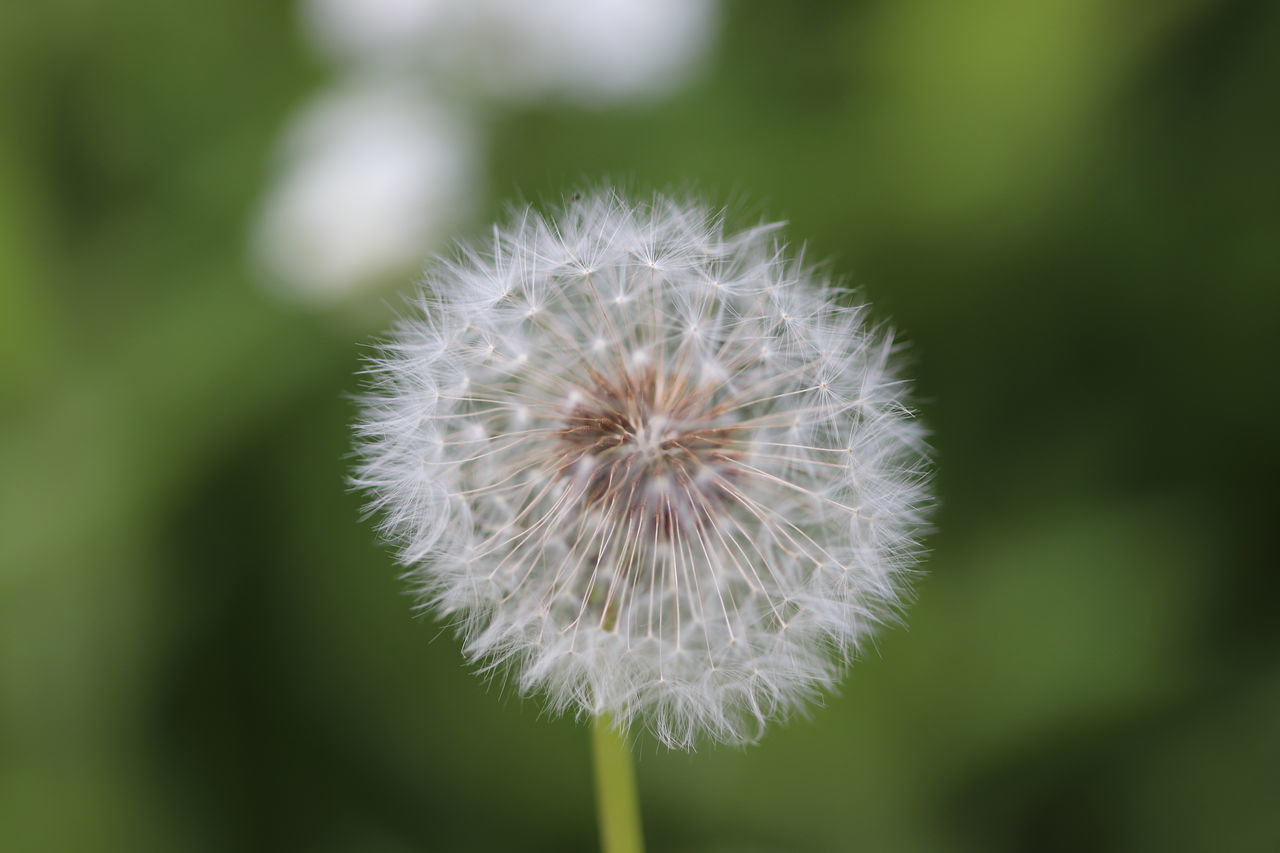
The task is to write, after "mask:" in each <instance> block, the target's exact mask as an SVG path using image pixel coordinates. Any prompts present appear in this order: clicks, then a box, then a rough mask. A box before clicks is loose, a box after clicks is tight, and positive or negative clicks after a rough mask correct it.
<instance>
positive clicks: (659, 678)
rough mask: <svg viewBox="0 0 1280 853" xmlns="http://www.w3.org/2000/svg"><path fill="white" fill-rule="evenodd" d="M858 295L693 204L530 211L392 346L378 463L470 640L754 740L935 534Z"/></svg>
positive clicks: (900, 588) (422, 561)
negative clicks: (929, 531) (927, 535)
mask: <svg viewBox="0 0 1280 853" xmlns="http://www.w3.org/2000/svg"><path fill="white" fill-rule="evenodd" d="M847 296H848V294H847V293H846V292H843V291H838V290H836V289H833V288H831V287H830V286H827V285H825V284H824V283H823V282H821V281H820V280H818V279H816V278H815V275H814V273H813V271H812V269H810V268H809V267H807V266H806V265H805V264H804V263H803V261H802V260H796V259H792V258H790V257H789V255H788V253H787V251H786V250H785V247H784V246H783V245H782V244H781V243H780V242H779V238H778V236H777V226H775V225H764V226H760V227H756V228H752V229H748V230H744V231H740V232H733V231H731V230H729V229H728V228H726V226H725V224H724V222H723V218H722V216H720V215H718V214H716V213H713V212H711V211H708V210H707V209H704V208H702V207H699V206H697V205H692V204H687V203H684V202H682V201H678V200H674V199H672V198H668V197H664V196H656V197H655V198H653V199H652V200H651V201H649V202H648V203H643V204H633V203H631V202H629V201H627V200H625V199H623V198H621V197H620V196H618V195H617V194H615V193H612V192H599V193H595V194H590V195H587V196H585V197H575V198H574V199H573V200H571V201H570V202H568V203H567V205H566V206H565V207H564V208H563V209H562V210H561V211H560V212H559V213H558V215H556V216H555V217H554V218H547V217H544V216H542V215H539V214H538V213H536V212H534V211H532V210H525V211H523V212H519V213H517V215H516V216H515V217H514V219H513V221H512V223H511V224H510V225H509V226H507V227H505V228H495V229H494V231H493V234H492V238H491V239H490V240H489V241H488V242H487V243H486V244H485V245H484V246H483V247H481V248H472V249H464V250H462V251H461V252H460V253H459V255H458V257H457V258H455V259H454V260H452V261H441V262H440V263H438V264H437V265H436V266H435V267H434V268H433V269H432V270H431V272H430V273H429V274H428V277H427V281H426V283H425V287H424V289H423V291H422V293H421V295H420V296H418V297H417V305H416V310H415V312H414V313H413V315H412V316H410V317H408V318H407V319H405V320H403V321H402V323H401V324H400V326H399V327H398V329H397V331H396V332H395V333H394V335H393V336H392V337H391V338H390V340H389V341H388V342H387V343H386V344H385V345H384V346H383V348H382V349H381V351H380V353H379V355H378V356H377V357H376V358H375V359H374V360H373V361H372V364H371V366H370V374H371V383H372V388H371V390H370V393H369V396H368V398H367V400H366V402H365V407H364V410H363V412H362V418H361V420H360V423H359V426H358V433H359V441H360V448H361V461H360V464H359V470H358V473H357V475H356V483H357V484H358V485H359V486H360V487H362V488H364V489H365V490H367V492H368V494H369V495H370V496H371V500H370V506H371V508H372V509H373V510H375V511H376V512H378V513H379V514H380V516H381V519H382V522H381V524H382V529H383V531H384V532H385V534H386V535H387V536H388V537H389V538H390V539H391V540H392V541H394V543H395V544H396V545H397V546H398V549H399V556H400V558H401V559H402V560H403V561H404V563H405V564H406V565H408V566H409V567H410V577H411V578H412V579H413V581H414V582H415V584H416V586H417V587H418V588H419V590H420V592H421V593H422V595H423V599H424V601H425V602H426V603H427V604H428V605H429V606H430V607H432V608H433V609H434V610H435V611H436V612H437V613H439V614H441V615H443V616H444V617H446V618H448V619H450V620H452V621H454V622H456V624H457V625H458V626H459V628H460V631H461V634H462V637H463V638H464V648H465V653H466V655H467V656H468V657H469V658H470V659H471V660H473V661H475V662H478V663H480V664H481V665H482V666H483V667H485V668H486V669H492V670H497V671H502V672H506V673H509V674H510V676H511V677H512V678H513V679H514V681H515V683H516V684H518V686H519V688H520V689H521V691H522V692H525V693H535V694H542V695H543V696H545V697H546V699H547V701H548V704H549V706H550V707H551V708H552V709H553V710H556V711H570V712H576V713H578V714H580V715H584V716H588V715H589V716H594V717H597V718H599V717H604V718H606V719H611V720H612V721H613V722H614V724H615V725H616V726H617V727H619V728H621V729H626V728H627V727H630V726H632V725H641V726H644V727H647V728H648V729H649V730H650V731H652V732H653V734H654V735H655V736H656V737H657V738H659V739H660V740H661V741H662V742H663V743H665V744H667V745H669V746H672V747H681V748H689V747H691V746H692V745H693V744H695V742H697V741H699V740H701V739H704V738H705V739H709V740H714V741H721V742H735V743H740V742H747V741H752V740H755V739H757V738H758V737H759V736H760V734H761V732H762V730H763V728H764V726H765V724H766V722H767V721H769V720H770V719H773V718H775V717H777V716H779V715H782V714H785V713H786V712H787V711H788V710H791V709H794V708H796V707H798V706H801V705H803V704H804V702H805V701H806V700H808V699H811V698H812V697H814V696H815V695H817V694H820V693H821V691H823V690H824V689H826V688H829V687H830V686H832V684H833V683H834V682H835V681H836V679H837V678H838V677H839V675H840V673H841V672H842V670H843V668H844V665H845V664H846V663H847V662H848V660H849V659H850V658H851V657H852V656H853V655H854V654H855V653H856V652H857V650H858V649H859V648H860V646H862V645H863V644H864V642H865V641H866V640H867V638H868V637H869V635H870V634H871V633H872V632H873V631H874V629H875V628H876V627H877V626H878V625H879V624H881V623H883V622H884V621H886V620H887V619H891V618H893V617H894V614H895V613H896V612H897V608H898V605H899V604H900V601H901V598H902V595H903V592H904V583H903V581H904V578H905V577H906V576H907V575H908V574H909V573H910V570H911V567H912V566H913V565H914V563H915V562H916V560H917V558H918V555H919V544H918V535H919V533H920V531H921V529H922V525H923V522H924V518H923V516H924V511H925V507H926V504H927V502H928V493H927V484H926V474H925V463H926V460H925V447H924V442H923V438H922V430H921V427H920V426H919V425H918V424H917V422H916V421H915V420H914V418H913V415H912V411H911V409H910V408H909V407H908V405H907V404H906V403H905V402H904V392H905V385H904V382H903V380H902V379H901V378H899V376H898V374H897V373H896V372H895V368H894V359H895V351H896V347H895V345H894V343H893V338H892V336H891V334H890V333H889V332H888V331H887V330H885V329H884V328H882V327H877V326H874V325H871V324H869V323H868V321H867V317H866V310H865V308H864V307H862V306H856V305H852V304H849V303H848V301H847V298H846V297H847Z"/></svg>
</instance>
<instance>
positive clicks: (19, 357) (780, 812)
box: [0, 0, 1280, 851]
mask: <svg viewBox="0 0 1280 853" xmlns="http://www.w3.org/2000/svg"><path fill="white" fill-rule="evenodd" d="M720 26H721V32H720V34H719V38H718V43H717V47H716V50H715V53H714V55H713V57H712V58H711V61H710V62H709V63H708V65H707V67H706V69H705V71H704V73H703V74H702V76H701V77H699V78H697V79H695V80H694V81H693V82H692V83H691V84H690V85H688V86H686V87H685V88H684V89H683V90H681V91H680V92H677V93H676V94H674V95H673V96H671V97H669V98H667V99H665V100H662V101H658V102H653V103H648V102H646V103H645V104H642V105H636V104H632V105H629V106H620V107H610V108H607V109H606V108H603V107H596V108H586V107H581V106H573V105H571V104H569V103H559V104H557V103H555V102H552V101H530V102H527V103H521V104H519V105H517V106H512V107H510V108H508V109H507V110H505V111H499V112H496V113H493V114H490V115H489V117H488V119H487V122H488V123H487V133H488V134H489V140H490V141H489V150H488V151H487V152H484V157H485V158H486V159H485V164H484V167H485V171H486V172H487V175H486V176H485V181H484V183H485V186H487V187H488V188H489V190H488V192H489V193H490V195H488V196H486V197H483V198H479V199H476V200H475V204H474V207H475V209H476V211H477V213H476V215H475V217H474V218H473V220H472V225H471V228H473V229H480V228H483V227H484V226H483V223H484V222H485V221H486V219H488V218H490V217H492V216H494V215H497V213H498V212H499V211H500V206H501V203H502V202H503V201H504V200H506V199H509V198H511V197H516V196H523V197H528V198H533V199H538V198H551V199H554V198H555V197H557V196H559V195H560V194H562V193H564V192H567V191H571V190H572V189H573V188H574V186H575V185H577V184H579V183H581V182H583V181H584V180H592V179H594V178H595V177H596V176H601V175H603V176H610V177H612V178H614V179H617V180H621V181H624V182H630V183H631V184H632V185H634V186H637V187H640V188H644V187H654V186H656V187H663V186H674V187H677V188H682V187H691V188H694V189H696V190H698V191H700V192H701V193H703V194H705V195H708V196H710V197H712V198H715V199H719V200H722V201H737V202H739V203H741V202H742V201H743V200H744V199H745V201H746V202H747V204H748V206H749V207H751V208H752V209H753V210H758V211H759V212H760V213H761V214H762V215H767V216H771V217H776V216H782V217H786V218H788V219H790V220H791V222H792V227H791V232H790V233H792V234H794V235H795V236H796V237H797V238H807V239H808V241H809V242H808V245H809V250H810V251H811V253H812V255H813V256H814V257H816V258H831V263H830V267H831V270H832V272H833V274H835V275H836V276H838V277H840V278H843V279H845V280H848V281H850V282H852V283H854V284H856V285H859V286H862V287H863V288H864V289H865V292H866V293H867V294H868V296H869V297H870V298H871V299H872V300H873V301H874V303H875V304H876V305H877V306H878V307H879V308H880V309H881V310H882V311H883V312H884V313H885V315H886V316H891V317H892V319H893V320H894V322H895V324H896V325H897V326H898V327H900V328H901V329H902V330H903V332H904V333H905V334H906V336H907V337H908V338H909V339H910V341H911V342H912V346H913V350H914V353H915V356H916V366H915V374H916V376H917V378H918V390H919V396H920V398H921V400H922V403H923V406H922V407H923V411H924V415H925V417H926V418H927V421H928V423H929V425H930V426H931V427H932V428H933V430H934V433H935V444H936V446H937V448H938V456H939V460H940V462H939V479H938V485H939V490H940V493H941V498H942V506H941V509H940V511H939V513H938V516H937V523H938V526H939V532H938V533H937V534H936V535H935V536H934V537H933V538H932V540H931V545H932V547H933V549H934V550H933V555H932V558H931V560H930V562H929V564H928V569H929V574H928V575H927V576H926V577H924V578H923V579H922V580H921V581H920V583H919V585H918V589H917V592H918V600H917V602H916V604H915V605H914V606H913V608H912V610H911V612H910V614H909V620H908V627H907V628H905V629H897V630H892V631H889V632H887V633H885V634H884V635H883V637H882V638H881V640H880V643H879V646H878V648H877V649H876V652H875V654H872V655H869V656H867V657H866V658H865V659H864V660H862V661H861V662H859V663H858V664H857V665H856V666H855V667H854V669H853V671H852V673H851V675H850V677H849V678H848V679H847V682H846V685H845V689H844V691H843V693H842V695H840V696H838V697H834V698H832V699H831V700H830V701H829V702H828V703H827V704H826V705H825V707H820V708H816V709H815V710H814V712H813V714H812V720H811V721H804V720H797V721H794V722H792V723H790V724H788V725H781V726H776V727H774V728H773V729H771V730H770V732H769V734H768V735H767V737H766V739H765V740H764V742H763V743H762V744H760V745H759V746H756V747H752V748H748V749H742V750H733V749H714V750H703V751H701V752H698V753H696V754H694V755H692V756H689V755H684V754H671V753H667V752H665V751H663V750H661V749H660V748H658V747H656V746H655V745H653V744H651V743H643V744H641V749H642V753H643V754H642V757H641V762H640V785H641V789H642V792H643V795H644V798H645V805H646V821H647V830H648V834H649V836H650V839H651V841H652V844H653V846H654V849H658V850H684V851H695V850H696V851H703V850H724V851H729V850H733V851H742V850H805V851H811V850H832V851H838V850H849V849H860V850H884V851H899V850H901V851H967V850H973V851H979V850H981V851H993V850H1036V851H1044V850H1117V851H1119V850H1126V851H1127V850H1147V849H1150V850H1161V851H1175V850H1187V851H1203V850H1214V851H1254V850H1256V851H1269V850H1275V849H1277V848H1278V847H1280V809H1278V808H1277V807H1276V804H1277V803H1278V802H1280V654H1278V653H1280V621H1278V620H1277V618H1276V616H1275V612H1274V611H1275V607H1276V601H1277V593H1278V592H1280V587H1278V585H1277V581H1276V574H1275V568H1274V564H1275V559H1274V553H1273V552H1274V548H1273V542H1272V540H1273V538H1274V533H1273V529H1274V520H1273V516H1274V514H1275V493H1276V483H1277V482H1280V464H1278V460H1280V455H1278V454H1277V452H1276V450H1275V446H1276V445H1275V442H1276V438H1275V437H1276V435H1277V431H1278V430H1280V418H1278V417H1277V411H1276V402H1275V400H1276V393H1275V387H1276V380H1275V377H1274V372H1275V367H1276V365H1277V364H1278V363H1280V358H1278V356H1280V352H1277V346H1276V339H1277V338H1280V287H1278V286H1277V285H1280V251H1278V250H1277V239H1278V238H1280V169H1278V168H1277V167H1276V152H1277V151H1280V108H1278V105H1280V50H1277V49H1276V45H1277V44H1280V6H1277V5H1276V4H1275V3H1272V2H1268V0H1173V2H1162V3H1150V2H1138V1H1137V0H1129V1H1128V2H1106V1H1105V0H1043V2H1036V3H1020V2H1015V0H976V2H969V3H949V2H944V0H893V2H887V0H878V1H877V2H867V3H841V2H827V3H817V2H788V3H760V4H756V3H752V4H746V3H737V4H735V3H727V4H725V6H724V8H723V10H722V20H721V24H720ZM330 74H331V71H330V70H329V69H328V67H327V66H326V65H325V64H324V63H323V62H322V61H320V60H319V59H318V58H317V57H316V56H315V55H314V53H313V52H311V51H310V50H309V49H308V48H307V47H306V43H305V42H304V41H303V40H302V37H301V36H300V34H299V30H298V26H297V21H296V18H295V15H294V11H293V10H291V9H290V8H289V7H288V6H286V5H284V4H275V3H261V2H254V0H227V2H220V3H207V4H191V3H164V2H159V0H131V2H126V3H118V4H105V3H94V2H90V0H61V2H54V3H44V4H40V3H7V4H4V6H3V9H2V10H0V394H2V395H3V396H2V397H0V418H2V421H0V848H3V849H5V850H15V851H18V850H22V851H26V850H39V851H44V850H50V851H53V850H58V851H61V850H77V851H78V850H195V851H202V850H211V851H212V850H254V849H264V850H266V849H271V850H324V851H345V850H353V851H355V850H359V851H383V850H385V851H402V850H426V849H437V850H548V851H552V850H554V851H563V850H575V849H577V850H585V849H590V848H591V846H592V845H593V844H594V828H593V813H592V806H591V801H590V787H589V778H588V764H587V756H586V737H585V734H584V731H583V730H582V729H581V728H580V727H579V726H578V725H576V724H575V723H574V722H573V721H565V720H547V719H544V718H542V717H541V716H540V714H539V706H538V703H537V702H535V701H528V700H521V699H519V698H518V697H515V696H512V695H510V693H509V691H506V690H504V689H502V688H501V686H500V685H497V684H494V685H490V686H486V684H485V683H484V682H483V681H482V680H481V679H478V678H476V677H475V676H474V675H472V674H471V673H469V672H467V671H466V670H465V669H464V668H463V666H462V665H461V663H460V657H459V655H458V651H457V647H456V642H455V641H454V640H453V639H452V638H451V637H450V636H449V634H448V632H447V631H444V630H442V628H441V627H440V626H438V625H436V624H433V623H432V622H431V621H430V620H429V619H424V618H419V619H414V618H413V617H412V616H411V613H410V605H411V602H410V600H409V599H408V598H407V597H406V596H405V595H403V593H402V590H401V586H400V584H399V582H398V581H397V579H396V568H395V567H394V566H393V565H392V564H391V561H390V559H389V557H388V555H387V553H386V551H385V550H383V549H380V548H378V547H377V546H376V544H375V543H374V537H373V534H372V531H371V527H370V525H369V524H362V523H360V522H359V520H358V517H359V512H360V501H359V499H358V498H357V497H356V496H353V495H351V494H348V493H347V492H346V491H345V487H344V476H345V472H346V469H347V467H348V466H349V464H350V463H349V459H348V457H347V453H348V448H349V439H348V422H349V420H350V419H351V416H352V406H351V403H350V401H349V395H350V393H352V392H354V391H356V390H357V388H358V381H357V379H356V378H355V377H354V373H355V371H356V370H357V368H358V360H359V358H360V355H361V352H362V350H361V347H360V343H359V342H361V341H365V340H367V339H368V338H369V337H370V336H371V335H373V334H374V333H376V332H377V331H378V330H380V329H381V328H382V327H383V326H384V325H385V324H386V323H387V322H388V319H389V317H390V315H391V313H392V311H393V310H394V309H393V307H389V306H394V304H395V301H396V298H395V297H394V296H392V297H390V298H387V297H386V295H385V294H384V295H381V296H378V295H375V296H373V297H371V298H369V299H368V300H365V301H360V300H352V301H350V302H349V303H344V304H341V305H330V306H328V307H326V308H305V309H304V308H300V307H299V306H298V305H297V304H294V303H290V302H288V301H287V300H281V299H279V298H277V297H276V296H275V295H273V291H272V290H271V289H270V288H269V287H265V286H263V283H262V282H260V281H258V280H257V278H258V273H256V272H255V271H254V269H253V266H252V264H251V263H250V262H249V261H248V258H249V254H250V253H249V250H248V249H247V247H246V234H247V229H248V227H249V226H248V223H249V222H250V220H251V218H252V216H253V212H254V210H255V209H256V205H257V204H258V200H259V198H260V197H261V194H262V192H263V188H264V186H265V184H266V182H267V180H268V176H269V170H270V154H271V151H272V150H273V147H274V145H275V144H276V142H275V140H276V137H277V134H278V133H279V132H280V130H281V127H282V125H283V123H284V121H285V118H286V117H287V116H288V115H289V114H290V113H291V111H293V110H294V109H295V108H296V107H297V105H298V104H299V103H301V102H302V101H303V100H304V99H305V98H307V97H308V96H309V95H310V94H311V93H313V92H314V91H315V90H316V89H317V87H318V86H320V85H322V84H323V83H325V82H326V80H328V79H329V75H330ZM459 97H460V98H461V97H463V95H462V94H460V95H459ZM460 233H465V229H464V231H463V232H460Z"/></svg>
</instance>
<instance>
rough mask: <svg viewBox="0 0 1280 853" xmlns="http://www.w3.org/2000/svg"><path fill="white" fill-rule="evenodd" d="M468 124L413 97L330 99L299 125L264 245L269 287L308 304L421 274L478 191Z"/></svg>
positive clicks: (287, 144)
mask: <svg viewBox="0 0 1280 853" xmlns="http://www.w3.org/2000/svg"><path fill="white" fill-rule="evenodd" d="M476 161H477V157H476V141H475V139H474V134H472V133H471V132H470V127H469V125H468V124H467V123H465V122H463V121H460V120H458V119H457V118H456V117H455V116H453V115H451V114H450V113H449V111H448V110H446V109H445V108H444V107H443V106H442V105H440V104H437V103H433V102H432V101H431V100H430V99H428V98H427V97H425V96H423V95H421V94H419V93H415V92H411V91H409V90H408V89H405V88H397V87H392V86H386V85H385V84H384V85H379V86H356V87H353V88H349V89H345V90H341V91H337V92H329V93H326V94H324V95H322V96H321V97H320V98H319V99H317V100H316V101H315V102H314V103H312V104H310V105H309V106H307V107H306V108H305V109H304V110H303V111H302V113H301V114H300V115H299V116H298V117H297V118H296V120H295V121H294V122H293V123H292V124H291V126H290V128H289V130H288V132H287V135H286V137H285V139H284V142H283V145H282V151H281V164H282V165H281V172H280V174H279V176H278V178H277V180H276V183H275V185H274V186H273V187H272V188H271V190H270V192H269V194H268V196H267V198H266V199H265V201H264V204H263V209H262V212H261V215H260V218H259V220H258V224H257V232H256V234H255V245H256V249H257V253H258V256H259V259H260V260H261V262H262V263H263V264H264V266H265V267H266V269H267V271H268V273H269V275H270V277H271V279H272V280H273V281H275V282H277V283H278V284H280V285H281V286H283V287H284V288H286V289H287V290H289V291H291V292H293V293H295V294H297V295H300V296H303V297H305V298H308V299H320V300H323V299H327V298H334V297H338V296H342V295H344V294H346V293H348V292H350V291H351V290H353V289H357V288H359V287H361V286H365V285H370V284H373V283H376V282H378V281H380V280H382V279H385V278H387V277H391V276H400V275H403V274H404V273H405V272H406V271H408V270H412V269H416V268H418V267H420V266H421V263H422V261H423V260H424V257H425V256H426V255H427V254H429V253H430V251H431V250H432V247H434V246H435V245H437V243H438V241H439V239H440V237H441V234H442V230H443V229H444V228H445V226H447V225H450V224H452V223H454V222H456V221H457V220H458V218H459V217H460V216H461V215H462V214H463V213H465V212H466V208H467V206H468V200H469V199H470V198H471V197H472V195H473V194H474V192H475V185H476V182H477V178H476V171H477V162H476Z"/></svg>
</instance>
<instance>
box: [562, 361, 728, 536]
mask: <svg viewBox="0 0 1280 853" xmlns="http://www.w3.org/2000/svg"><path fill="white" fill-rule="evenodd" d="M588 378H589V382H588V384H587V387H588V389H589V390H587V391H586V393H585V394H584V396H583V398H582V400H580V401H579V402H577V403H575V404H574V405H573V406H572V407H571V408H570V409H569V410H568V412H567V414H566V415H565V418H564V426H563V427H561V429H560V430H559V433H558V435H559V437H560V441H561V449H560V459H559V462H558V465H557V467H556V471H557V473H558V474H559V475H560V476H562V477H564V478H566V479H568V480H570V481H572V482H573V483H575V484H576V485H577V487H578V488H579V489H580V490H581V495H582V500H583V501H584V503H586V504H587V505H588V506H591V507H593V508H595V509H598V510H599V511H601V512H603V513H605V514H606V515H607V516H609V517H611V520H613V521H615V522H617V523H623V524H627V525H628V526H629V527H630V528H631V532H632V533H634V534H641V535H646V536H648V537H660V538H662V539H679V538H681V537H682V536H686V535H689V534H692V533H694V532H695V531H698V530H700V529H702V528H703V527H705V526H707V525H709V524H714V523H715V522H716V521H717V520H718V518H719V517H721V516H722V515H723V513H724V512H725V510H726V508H727V507H728V506H730V505H732V504H734V503H737V500H736V499H735V497H734V494H735V491H736V486H735V481H736V480H737V471H738V468H737V466H736V464H735V463H736V461H737V460H738V459H739V458H740V457H741V455H742V453H741V451H740V450H738V449H737V448H738V447H739V446H740V443H739V442H738V440H737V439H736V438H735V435H736V434H737V433H738V432H739V430H738V429H737V428H735V427H733V426H732V425H728V426H726V425H724V424H723V423H718V422H717V415H716V412H715V406H714V404H713V403H712V395H713V393H714V391H713V389H712V388H710V387H707V386H696V385H694V384H692V383H690V382H689V381H688V380H687V379H686V378H685V377H683V376H667V375H663V374H660V373H658V372H657V371H655V370H653V369H644V370H640V371H638V372H635V373H626V374H623V375H622V376H621V377H620V378H618V379H611V378H608V377H605V376H604V375H602V374H601V373H599V372H598V371H595V370H592V371H590V372H589V375H588Z"/></svg>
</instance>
